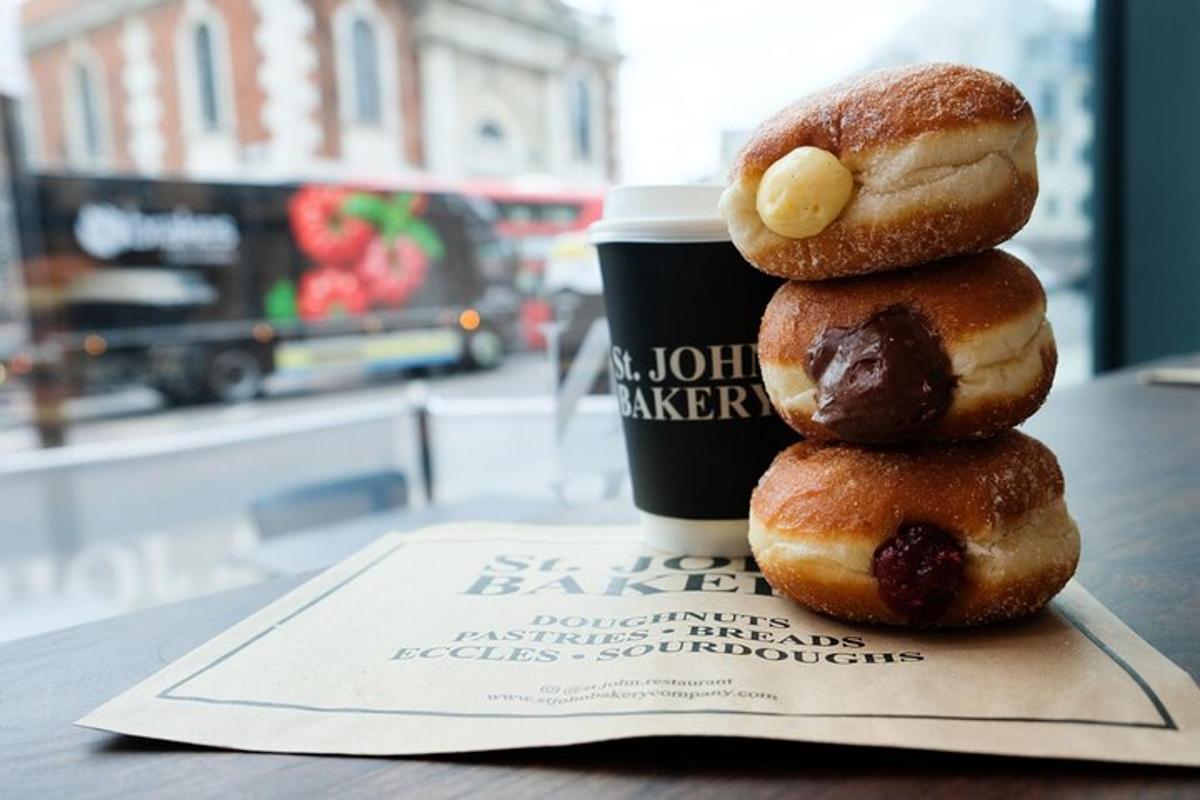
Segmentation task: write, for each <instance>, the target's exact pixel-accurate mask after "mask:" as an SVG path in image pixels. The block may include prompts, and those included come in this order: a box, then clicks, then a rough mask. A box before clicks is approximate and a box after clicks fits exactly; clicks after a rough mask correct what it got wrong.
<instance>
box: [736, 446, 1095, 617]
mask: <svg viewBox="0 0 1200 800" xmlns="http://www.w3.org/2000/svg"><path fill="white" fill-rule="evenodd" d="M750 544H751V547H752V549H753V551H754V558H755V561H756V562H757V563H758V565H759V567H760V568H761V569H762V571H763V574H764V575H765V576H766V578H767V579H768V580H769V581H770V583H771V585H772V586H773V587H775V589H776V590H778V591H779V592H781V593H782V594H784V595H786V596H788V597H789V598H791V599H792V600H794V601H796V602H798V603H801V604H802V605H805V606H807V607H809V608H811V609H813V610H815V611H818V612H821V613H825V614H830V615H832V616H836V617H840V618H843V619H850V620H856V621H862V622H875V623H885V624H893V625H916V626H923V627H943V626H963V625H975V624H981V623H985V622H992V621H998V620H1004V619H1012V618H1015V617H1019V616H1023V615H1025V614H1028V613H1031V612H1033V611H1036V610H1037V609H1039V608H1041V607H1042V606H1043V605H1045V603H1046V602H1047V601H1048V600H1049V599H1050V598H1051V597H1053V596H1054V595H1055V594H1056V593H1058V591H1059V590H1060V589H1061V588H1062V587H1063V586H1064V585H1065V584H1066V582H1067V581H1068V580H1069V579H1070V577H1071V575H1072V574H1073V573H1074V571H1075V566H1076V564H1077V562H1078V560H1079V533H1078V530H1077V529H1076V527H1075V523H1074V521H1072V519H1071V517H1070V515H1069V514H1068V513H1067V509H1066V506H1065V505H1064V503H1063V479H1062V473H1061V472H1060V470H1059V467H1058V462H1057V460H1056V459H1055V458H1054V454H1053V453H1051V452H1050V451H1049V450H1048V449H1047V448H1046V447H1045V446H1044V445H1042V444H1041V443H1040V442H1038V441H1037V440H1035V439H1032V438H1030V437H1028V436H1025V435H1024V434H1021V433H1018V432H1016V431H1007V432H1005V433H1003V434H1000V435H999V436H996V437H994V438H992V439H987V440H984V441H981V442H960V443H954V444H946V445H929V446H925V447H920V448H911V449H893V450H873V449H866V448H859V447H852V446H848V445H840V444H838V445H826V444H821V443H818V442H814V441H806V442H801V443H799V444H796V445H793V446H792V447H790V448H788V449H787V450H784V451H783V452H782V453H780V454H779V456H778V457H776V459H775V461H774V462H773V463H772V464H771V466H770V468H769V469H768V470H767V472H766V473H765V474H764V475H763V477H762V480H761V481H760V482H759V484H758V487H757V488H756V489H755V490H754V495H753V497H752V499H751V504H750Z"/></svg>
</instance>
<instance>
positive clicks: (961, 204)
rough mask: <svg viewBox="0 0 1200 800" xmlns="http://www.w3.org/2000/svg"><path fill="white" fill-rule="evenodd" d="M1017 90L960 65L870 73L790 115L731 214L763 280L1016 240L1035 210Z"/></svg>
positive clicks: (753, 140) (737, 170)
mask: <svg viewBox="0 0 1200 800" xmlns="http://www.w3.org/2000/svg"><path fill="white" fill-rule="evenodd" d="M1036 144H1037V124H1036V122H1035V121H1034V117H1033V111H1032V110H1031V109H1030V106H1029V103H1028V102H1027V101H1026V100H1025V98H1024V97H1023V96H1022V95H1021V93H1020V91H1018V90H1017V88H1016V87H1015V86H1013V85H1012V84H1011V83H1009V82H1008V81H1006V80H1005V79H1003V78H1001V77H1000V76H998V75H994V74H992V73H990V72H986V71H984V70H981V69H976V68H974V67H968V66H962V65H958V64H925V65H919V66H910V67H901V68H897V69H884V70H879V71H876V72H869V73H867V74H865V75H862V76H860V77H858V78H854V79H852V80H849V81H846V82H845V83H841V84H838V85H837V86H834V87H832V88H830V89H827V90H825V91H822V92H818V93H816V94H813V95H810V96H808V97H806V98H804V99H802V100H799V101H798V102H796V103H794V104H793V105H791V106H788V107H787V108H785V109H783V110H782V111H780V112H779V113H778V114H776V115H775V116H774V117H772V118H771V119H769V120H767V121H766V122H765V123H763V124H762V125H761V126H760V127H759V128H758V130H756V131H755V132H754V133H753V134H752V135H751V137H750V139H749V141H748V142H747V143H746V145H745V146H744V147H743V149H742V150H741V152H740V153H739V154H738V157H737V159H736V161H735V163H734V166H733V171H732V174H731V175H730V183H729V187H728V188H727V189H726V190H725V193H724V194H723V195H722V197H721V202H720V207H721V214H722V216H724V218H725V221H726V223H728V225H729V232H730V235H731V237H732V239H733V243H734V244H735V245H736V246H737V248H738V250H740V251H741V253H742V255H743V256H745V257H746V259H747V260H748V261H749V262H750V263H751V264H753V265H754V266H756V267H758V268H759V269H760V270H762V271H763V272H769V273H771V274H772V275H779V276H781V277H784V278H791V279H793V280H823V279H826V278H836V277H842V276H847V275H865V274H868V273H873V272H880V271H884V270H891V269H897V268H900V267H908V266H912V265H915V264H924V263H925V262H927V261H933V260H935V259H939V258H946V257H949V256H954V255H960V254H963V253H975V252H979V251H981V250H986V249H987V248H989V247H993V246H995V245H997V244H999V243H1000V242H1003V241H1005V240H1006V239H1008V238H1009V237H1011V236H1012V235H1013V234H1014V233H1016V232H1017V231H1018V230H1020V229H1021V226H1022V225H1024V224H1025V222H1026V221H1027V220H1028V219H1029V215H1030V213H1031V212H1032V210H1033V203H1034V200H1035V199H1036V198H1037V189H1038V184H1037V163H1036V158H1035V155H1034V148H1035V145H1036Z"/></svg>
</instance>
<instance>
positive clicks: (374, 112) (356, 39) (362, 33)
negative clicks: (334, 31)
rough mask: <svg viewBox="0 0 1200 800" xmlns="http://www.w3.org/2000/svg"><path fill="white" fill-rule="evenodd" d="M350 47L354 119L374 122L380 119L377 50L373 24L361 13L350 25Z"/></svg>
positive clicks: (372, 123)
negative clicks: (352, 72) (352, 68)
mask: <svg viewBox="0 0 1200 800" xmlns="http://www.w3.org/2000/svg"><path fill="white" fill-rule="evenodd" d="M350 30H351V35H350V40H351V47H352V48H353V57H354V103H355V105H354V113H355V120H356V121H358V122H360V123H362V124H364V125H378V124H379V122H380V121H381V120H382V118H383V115H382V109H381V107H380V92H379V52H378V47H377V43H376V41H375V28H374V26H372V25H371V23H370V22H368V21H367V20H365V19H363V18H362V17H356V18H355V20H354V22H353V24H352V25H351V29H350Z"/></svg>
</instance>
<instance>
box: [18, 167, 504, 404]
mask: <svg viewBox="0 0 1200 800" xmlns="http://www.w3.org/2000/svg"><path fill="white" fill-rule="evenodd" d="M35 183H36V186H37V192H36V197H37V206H38V212H39V217H40V225H41V227H42V236H41V239H42V247H43V250H44V253H45V257H44V258H42V259H35V260H33V261H32V262H31V264H34V265H36V266H37V268H38V270H40V272H39V274H27V275H26V276H25V282H26V284H27V285H28V286H29V288H30V295H31V296H45V292H44V291H39V287H40V289H42V290H45V289H46V288H47V284H51V285H52V286H51V287H50V288H52V289H53V292H54V294H53V296H54V297H55V298H57V302H58V303H59V307H60V309H61V313H60V315H59V323H58V324H57V325H55V326H54V329H53V330H48V331H41V332H40V334H39V335H37V336H35V340H36V342H37V345H36V346H37V347H40V348H52V349H54V350H55V351H56V354H57V355H58V356H59V357H60V358H61V359H62V363H63V364H64V366H65V367H66V370H67V374H68V375H69V376H70V380H71V383H72V385H73V388H74V389H75V390H76V391H77V392H83V391H84V390H86V391H95V390H97V389H98V388H103V387H108V386H122V385H128V384H130V383H141V384H147V385H150V386H153V387H155V388H157V389H159V390H160V391H161V392H162V393H163V394H164V395H165V396H166V397H167V398H168V400H169V401H171V402H174V403H176V404H187V403H194V402H201V401H207V400H217V401H239V400H246V399H250V398H252V397H255V396H257V395H258V394H260V393H261V392H262V390H263V387H264V381H265V380H266V379H267V378H268V377H269V376H271V375H273V374H281V373H287V374H289V375H292V376H297V377H299V378H300V379H303V378H304V376H306V375H308V374H312V373H316V372H319V371H321V370H323V369H327V368H337V367H347V368H356V369H360V370H361V371H363V372H365V373H368V374H376V373H382V372H399V371H405V370H414V369H431V368H448V367H459V366H461V367H477V368H489V367H494V366H497V365H498V364H499V363H501V361H502V360H503V358H504V354H505V352H506V349H507V348H508V347H509V346H510V345H511V344H513V343H514V342H515V340H516V339H517V338H518V331H517V325H518V316H519V306H520V296H519V294H518V292H517V290H516V288H515V286H514V273H515V270H516V267H517V258H516V255H515V252H514V250H513V248H512V246H511V245H510V244H509V243H507V242H506V241H505V240H504V239H503V238H501V237H500V236H499V235H498V234H497V232H496V230H495V226H496V219H495V213H496V212H495V208H494V206H492V205H490V204H489V203H487V202H486V201H483V200H480V199H478V198H472V197H469V196H465V195H462V194H458V193H454V192H441V191H403V190H401V191H392V190H383V189H380V188H378V187H370V188H364V187H355V186H345V185H325V184H282V183H281V184H250V183H211V182H192V181H173V180H148V179H138V178H117V177H89V176H78V175H38V176H36V181H35ZM47 264H49V265H50V267H49V268H47V266H46V265H47ZM47 270H49V272H50V273H51V274H50V275H49V276H47V274H46V273H47Z"/></svg>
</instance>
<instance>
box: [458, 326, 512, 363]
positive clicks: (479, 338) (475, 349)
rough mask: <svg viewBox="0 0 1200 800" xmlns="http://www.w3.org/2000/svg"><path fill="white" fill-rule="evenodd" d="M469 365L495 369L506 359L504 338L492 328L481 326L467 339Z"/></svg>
mask: <svg viewBox="0 0 1200 800" xmlns="http://www.w3.org/2000/svg"><path fill="white" fill-rule="evenodd" d="M466 356H467V365H468V366H470V367H473V368H475V369H493V368H495V367H498V366H500V364H501V362H503V361H504V339H502V338H501V337H500V334H498V333H496V332H495V331H494V330H491V329H490V328H480V329H479V330H477V331H475V332H474V333H472V334H471V336H470V337H469V338H468V339H467V352H466Z"/></svg>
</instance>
